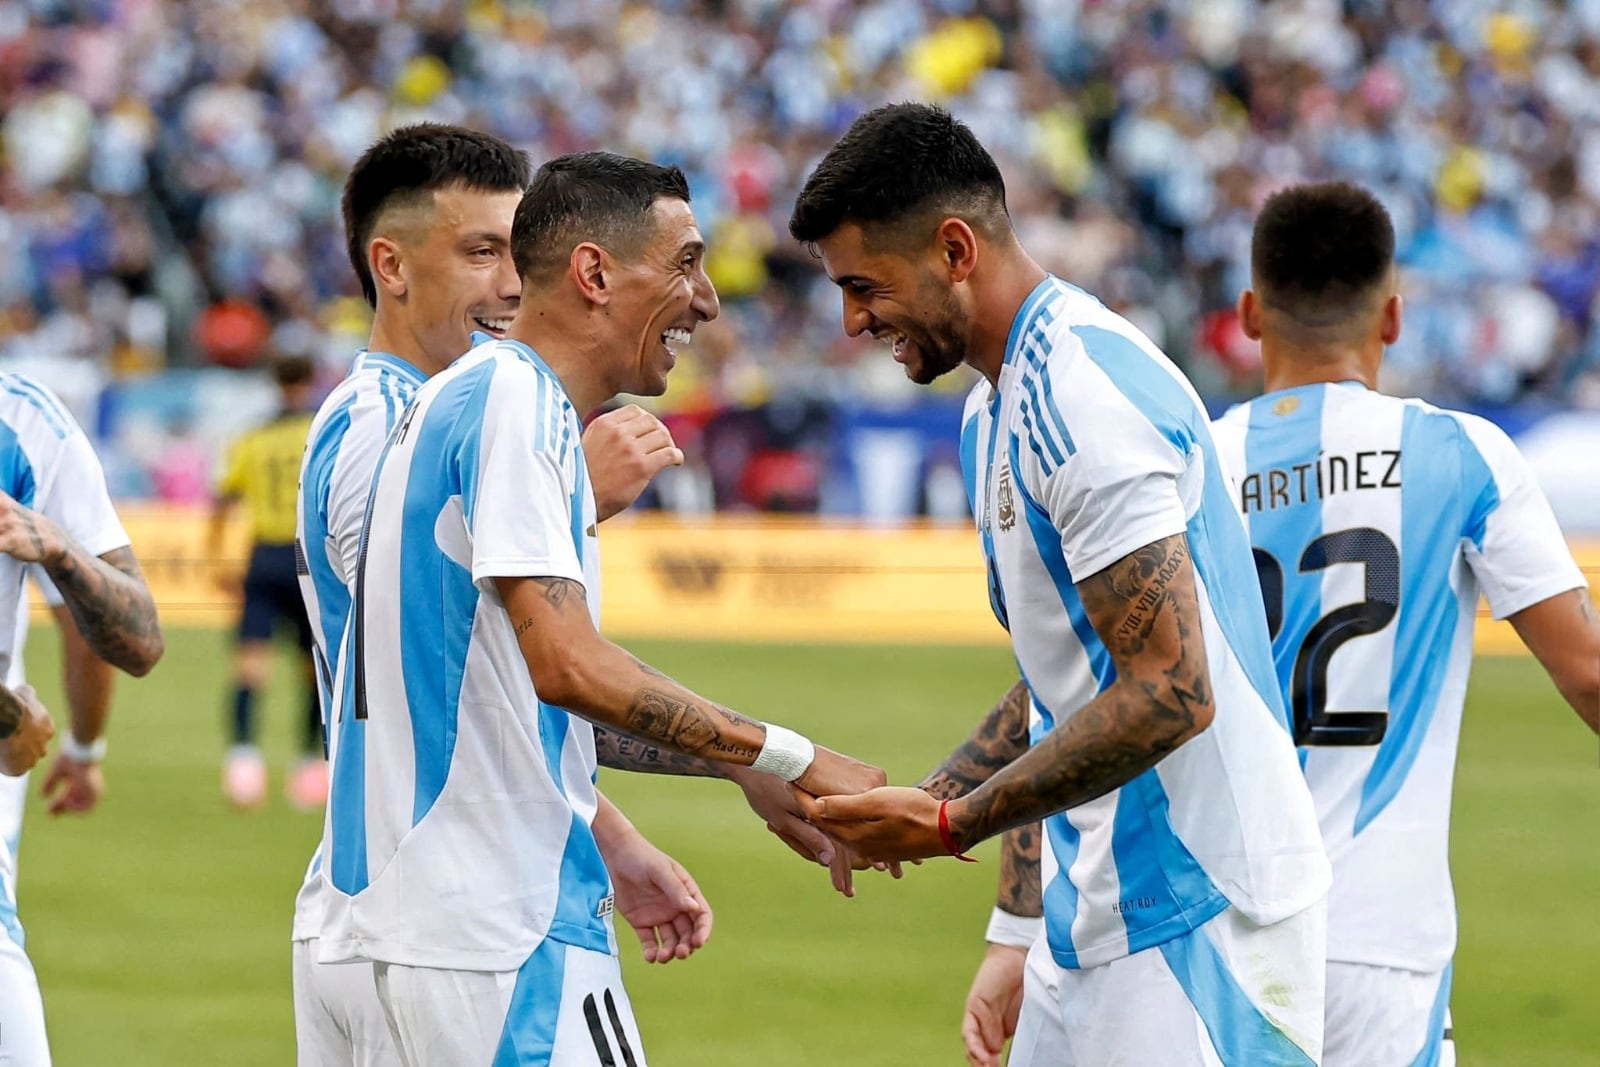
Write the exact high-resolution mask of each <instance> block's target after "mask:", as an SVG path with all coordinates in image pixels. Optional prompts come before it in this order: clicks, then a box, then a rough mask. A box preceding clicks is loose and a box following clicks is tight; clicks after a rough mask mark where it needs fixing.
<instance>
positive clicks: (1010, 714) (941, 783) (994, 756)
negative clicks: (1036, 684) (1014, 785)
mask: <svg viewBox="0 0 1600 1067" xmlns="http://www.w3.org/2000/svg"><path fill="white" fill-rule="evenodd" d="M1026 751H1028V686H1027V684H1026V683H1024V682H1023V681H1022V679H1020V678H1019V679H1017V682H1016V684H1015V685H1013V686H1012V687H1011V688H1010V689H1008V690H1006V695H1005V696H1003V697H1001V698H1000V702H999V703H998V704H996V705H995V706H994V707H993V708H991V709H990V710H989V714H987V715H985V716H984V717H983V721H982V722H980V723H978V725H977V727H975V728H974V729H973V731H972V734H971V736H969V737H968V738H967V739H966V740H965V741H963V742H962V743H961V746H960V747H959V748H957V749H956V750H955V751H954V752H952V753H950V755H949V757H948V758H947V759H946V760H945V761H944V762H943V763H941V764H939V766H938V767H937V768H936V769H935V770H934V771H933V772H932V773H931V774H929V775H928V776H927V777H926V778H924V779H923V780H922V782H921V783H920V788H921V789H923V790H924V791H926V792H928V793H930V794H931V795H933V796H935V797H938V798H939V799H940V800H953V799H955V798H956V797H960V796H965V795H966V794H968V793H970V792H972V791H973V790H974V789H976V788H978V786H980V785H982V784H983V783H984V782H987V781H988V780H989V778H990V777H991V776H993V775H994V773H995V772H996V771H998V770H1000V769H1001V768H1002V767H1004V766H1005V765H1006V764H1008V763H1010V762H1011V761H1012V760H1014V759H1016V758H1017V757H1018V756H1020V755H1022V754H1023V753H1024V752H1026Z"/></svg>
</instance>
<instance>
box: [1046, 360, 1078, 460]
mask: <svg viewBox="0 0 1600 1067" xmlns="http://www.w3.org/2000/svg"><path fill="white" fill-rule="evenodd" d="M1039 377H1040V378H1042V379H1044V407H1045V412H1046V413H1047V414H1049V416H1050V421H1051V422H1052V423H1053V424H1054V425H1055V428H1056V432H1057V433H1059V434H1060V435H1061V440H1062V442H1063V444H1065V445H1066V449H1067V455H1069V456H1070V455H1074V454H1075V453H1076V452H1077V450H1078V449H1077V446H1076V445H1074V444H1073V443H1072V434H1071V433H1069V432H1068V431H1067V420H1066V419H1064V418H1062V417H1061V409H1060V408H1058V407H1056V391H1055V385H1054V384H1053V383H1052V382H1051V379H1050V368H1049V367H1048V366H1046V367H1041V368H1040V370H1039Z"/></svg>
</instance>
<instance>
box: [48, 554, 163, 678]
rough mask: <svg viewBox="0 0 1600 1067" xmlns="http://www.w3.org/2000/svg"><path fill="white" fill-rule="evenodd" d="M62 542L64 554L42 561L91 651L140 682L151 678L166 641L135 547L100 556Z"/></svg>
mask: <svg viewBox="0 0 1600 1067" xmlns="http://www.w3.org/2000/svg"><path fill="white" fill-rule="evenodd" d="M63 540H64V544H63V546H62V548H61V550H60V551H59V552H58V553H57V554H55V555H54V556H51V557H47V558H45V559H44V560H42V561H41V562H42V563H43V565H44V569H45V573H47V574H49V575H50V580H51V581H53V582H54V583H55V585H56V588H57V589H58V590H60V592H61V596H62V599H63V600H65V601H66V606H67V608H68V610H69V611H70V612H71V613H72V621H73V622H74V624H75V625H76V627H77V630H78V632H79V633H80V634H82V635H83V639H84V641H85V642H86V643H87V646H88V650H89V651H91V652H93V653H94V655H95V656H98V657H99V658H100V659H102V660H105V661H106V662H107V663H109V664H111V665H112V666H113V667H119V668H121V669H122V670H125V671H127V672H128V673H129V674H131V675H133V676H134V677H136V678H137V677H143V676H144V675H146V674H149V673H150V668H152V667H154V666H155V665H156V661H157V660H159V659H160V658H161V653H162V652H163V651H164V650H165V648H166V643H165V641H164V639H163V638H162V636H161V623H160V621H159V620H158V619H157V618H156V605H155V601H154V600H153V599H152V598H151V596H150V590H149V588H148V587H147V586H146V585H145V582H144V573H143V572H142V571H141V570H140V569H139V561H138V560H137V559H136V558H135V557H134V554H133V549H131V548H127V547H124V548H114V549H112V550H111V551H110V552H107V553H106V554H105V555H103V556H98V557H97V556H91V555H89V554H88V553H87V552H85V551H84V550H83V547H82V546H81V545H79V544H78V543H77V542H76V541H73V540H71V539H70V538H65V537H63Z"/></svg>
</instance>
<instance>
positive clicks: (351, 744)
mask: <svg viewBox="0 0 1600 1067" xmlns="http://www.w3.org/2000/svg"><path fill="white" fill-rule="evenodd" d="M354 640H355V633H354V627H351V628H350V629H349V630H347V631H346V633H345V639H344V647H343V650H342V651H341V653H340V655H341V657H348V656H349V655H350V654H351V645H352V644H353V642H354ZM356 674H357V672H356V671H354V670H347V671H345V678H344V694H343V696H344V699H343V700H342V702H341V704H340V707H341V708H342V709H343V713H342V714H340V715H338V716H336V717H335V722H334V728H335V729H337V730H338V731H339V744H338V747H337V753H338V755H337V757H336V758H335V759H334V761H333V775H332V778H333V782H332V788H331V789H330V790H329V792H328V798H329V799H328V803H329V805H330V806H331V807H332V809H333V812H332V815H331V817H330V819H329V822H330V829H331V836H330V840H329V847H328V881H330V882H332V883H333V887H334V888H335V889H337V890H339V892H341V893H345V894H347V895H350V896H354V895H355V894H357V893H359V892H361V891H362V890H363V889H365V888H367V724H366V722H365V720H362V719H358V718H356V716H355V703H356V694H355V689H356V685H355V683H356Z"/></svg>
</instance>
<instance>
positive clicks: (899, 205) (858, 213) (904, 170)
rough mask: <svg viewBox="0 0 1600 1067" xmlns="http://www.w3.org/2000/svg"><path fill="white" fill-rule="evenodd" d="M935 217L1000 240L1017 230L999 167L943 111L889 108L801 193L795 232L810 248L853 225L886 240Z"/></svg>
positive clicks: (860, 127) (851, 134)
mask: <svg viewBox="0 0 1600 1067" xmlns="http://www.w3.org/2000/svg"><path fill="white" fill-rule="evenodd" d="M934 214H938V215H940V216H941V217H945V218H948V217H950V216H952V215H954V216H956V217H958V218H962V219H964V220H965V221H966V222H967V223H968V224H969V225H971V226H972V227H973V228H974V229H976V230H978V231H979V232H981V233H983V234H984V235H985V236H988V237H995V236H997V235H998V233H999V232H1001V231H1002V230H1004V229H1006V228H1008V227H1009V224H1010V223H1009V216H1008V215H1007V214H1006V185H1005V181H1004V180H1003V179H1002V178H1001V177H1000V168H999V166H998V165H997V164H996V163H995V161H994V157H993V156H991V155H989V153H988V151H987V150H986V149H985V148H984V147H983V145H982V144H980V143H979V142H978V138H977V137H976V136H975V135H974V134H973V132H972V130H971V129H970V128H968V126H967V125H966V123H963V122H960V121H958V120H957V119H956V118H955V116H953V115H951V114H950V112H948V111H946V110H945V109H944V108H941V107H934V106H932V105H930V104H889V105H887V106H884V107H880V108H876V109H874V110H872V111H868V112H867V113H866V114H864V115H862V116H861V117H860V118H858V119H856V120H855V122H853V123H851V124H850V129H849V130H847V131H846V132H845V135H844V136H843V137H841V138H839V141H838V143H836V144H835V145H834V146H833V147H832V148H830V149H828V153H827V155H825V156H823V157H822V162H820V163H818V164H817V169H816V170H814V171H812V172H811V176H810V177H809V178H807V179H806V184H805V187H804V188H802V189H801V190H800V196H799V199H797V200H796V201H795V205H794V213H793V214H792V215H790V216H789V233H790V234H792V235H793V236H794V239H795V240H797V241H801V242H803V243H805V244H808V245H809V244H815V243H816V242H817V241H820V240H821V239H822V238H824V237H827V236H828V235H829V234H831V233H833V232H834V231H835V230H837V229H838V228H839V227H840V226H841V225H843V224H844V223H846V222H854V223H856V224H858V225H861V226H863V227H866V226H871V227H872V228H873V229H875V230H878V231H880V233H882V232H884V231H889V230H899V229H901V224H906V223H912V224H916V225H917V226H920V225H922V224H923V223H924V222H926V221H927V218H926V216H931V215H934ZM897 236H898V235H897ZM906 236H911V235H910V234H907V235H906Z"/></svg>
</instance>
